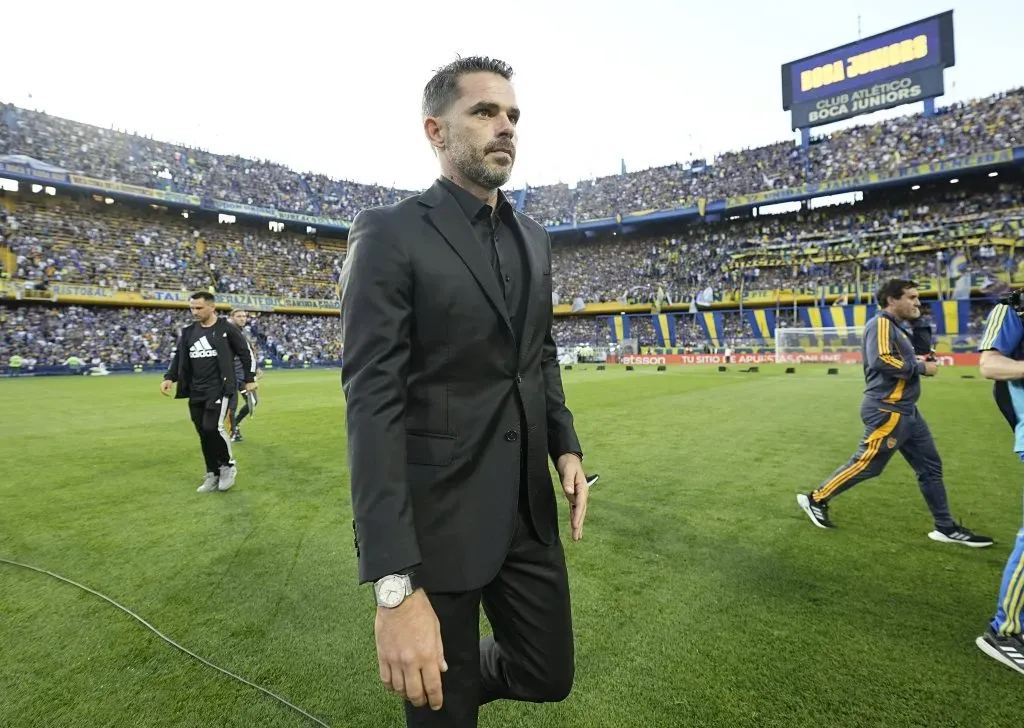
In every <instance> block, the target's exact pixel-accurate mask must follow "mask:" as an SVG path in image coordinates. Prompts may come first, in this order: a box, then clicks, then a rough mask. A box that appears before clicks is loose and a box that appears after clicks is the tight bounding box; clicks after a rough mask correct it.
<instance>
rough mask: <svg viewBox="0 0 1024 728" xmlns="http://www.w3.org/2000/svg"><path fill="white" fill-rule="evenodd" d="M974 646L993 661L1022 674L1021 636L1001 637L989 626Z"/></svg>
mask: <svg viewBox="0 0 1024 728" xmlns="http://www.w3.org/2000/svg"><path fill="white" fill-rule="evenodd" d="M974 644H976V645H978V648H979V649H980V650H981V651H982V652H984V653H985V654H986V655H988V656H989V657H991V658H992V659H993V660H996V661H997V662H1001V663H1003V664H1004V665H1006V666H1007V667H1010V668H1012V669H1014V670H1016V671H1017V672H1019V673H1021V674H1024V639H1022V638H1021V635H1019V634H1018V635H1013V636H1012V637H1003V636H1002V635H998V634H996V633H995V630H993V629H992V626H991V625H989V628H988V629H986V630H985V634H983V635H982V636H981V637H979V638H978V639H976V640H974Z"/></svg>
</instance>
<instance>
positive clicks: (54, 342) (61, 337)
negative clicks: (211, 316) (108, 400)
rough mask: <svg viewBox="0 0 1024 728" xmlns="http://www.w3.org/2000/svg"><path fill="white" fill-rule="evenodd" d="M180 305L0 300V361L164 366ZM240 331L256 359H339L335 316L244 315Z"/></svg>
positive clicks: (181, 320) (183, 314) (183, 318)
mask: <svg viewBox="0 0 1024 728" xmlns="http://www.w3.org/2000/svg"><path fill="white" fill-rule="evenodd" d="M191 321H192V317H191V315H190V314H189V312H188V311H187V310H183V309H161V308H116V307H108V306H57V305H52V304H29V303H22V304H0V352H3V354H2V356H0V364H7V363H8V360H9V359H10V357H12V356H19V357H21V358H22V359H24V360H25V362H26V368H44V367H62V366H68V360H69V359H71V358H72V357H75V358H77V359H79V360H81V361H82V362H83V364H84V365H87V366H95V365H99V364H103V365H104V366H106V367H108V368H110V369H115V368H118V367H120V366H122V365H131V366H134V365H136V364H138V365H142V366H149V365H160V366H166V365H167V364H168V363H169V362H170V360H171V356H172V354H173V352H174V347H175V344H176V343H177V336H178V332H180V331H181V328H182V327H183V326H186V325H187V324H189V323H191ZM246 334H247V335H248V336H249V337H250V340H251V341H252V342H253V344H254V346H255V348H256V352H257V355H258V357H259V359H260V361H263V360H264V359H265V358H267V357H271V358H273V359H276V360H278V361H279V362H285V363H298V364H305V363H309V364H310V365H317V364H324V363H329V362H337V361H338V360H339V359H340V358H341V332H340V328H339V326H338V317H337V316H303V315H285V314H275V313H260V314H251V315H250V319H249V324H248V325H247V326H246Z"/></svg>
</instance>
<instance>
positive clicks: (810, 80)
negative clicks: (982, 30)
mask: <svg viewBox="0 0 1024 728" xmlns="http://www.w3.org/2000/svg"><path fill="white" fill-rule="evenodd" d="M955 61H956V58H955V55H954V47H953V11H952V10H948V11H946V12H945V13H942V14H940V15H934V16H932V17H930V18H925V19H924V20H918V21H917V22H914V23H909V24H907V25H904V26H901V27H899V28H895V29H893V30H889V31H886V32H884V33H879V34H878V35H873V36H871V37H870V38H864V39H863V40H859V41H856V42H854V43H848V44H846V45H844V46H840V47H838V48H833V49H832V50H829V51H825V52H824V53H818V54H815V55H813V56H809V57H807V58H803V59H801V60H799V61H793V62H791V63H787V64H785V65H784V66H782V108H783V109H784V110H787V111H791V112H792V122H793V123H792V126H793V128H794V129H799V128H803V127H810V126H817V125H819V124H827V123H829V122H833V121H839V120H841V119H849V118H851V117H853V116H857V115H858V114H865V113H868V112H871V111H877V110H879V109H888V108H891V107H893V106H899V105H901V104H907V103H912V102H914V101H922V100H924V99H926V98H932V97H935V96H941V95H942V94H943V92H944V90H945V89H944V86H943V70H944V69H946V68H948V67H950V66H952V65H954V64H955Z"/></svg>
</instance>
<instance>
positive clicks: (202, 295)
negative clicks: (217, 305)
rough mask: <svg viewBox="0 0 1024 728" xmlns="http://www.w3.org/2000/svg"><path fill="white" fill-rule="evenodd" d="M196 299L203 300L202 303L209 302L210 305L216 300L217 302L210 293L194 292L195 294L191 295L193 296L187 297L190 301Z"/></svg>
mask: <svg viewBox="0 0 1024 728" xmlns="http://www.w3.org/2000/svg"><path fill="white" fill-rule="evenodd" d="M197 298H201V299H203V300H204V301H209V302H210V303H213V302H214V301H216V300H217V297H216V296H214V295H213V294H212V293H210V292H209V291H196V292H195V293H193V294H192V295H191V296H189V300H190V301H191V300H195V299H197Z"/></svg>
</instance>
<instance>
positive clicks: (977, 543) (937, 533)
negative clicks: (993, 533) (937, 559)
mask: <svg viewBox="0 0 1024 728" xmlns="http://www.w3.org/2000/svg"><path fill="white" fill-rule="evenodd" d="M928 538H930V539H931V540H933V541H940V542H941V543H959V544H963V545H964V546H970V547H971V548H976V549H980V548H985V547H986V546H991V545H992V544H993V543H995V542H994V541H993V540H992V539H991V538H989V537H988V536H979V535H978V534H976V533H974V532H972V531H971V530H970V529H969V528H965V527H964V526H961V525H960V524H959V523H957V524H955V525H953V526H944V527H941V528H940V527H939V526H936V527H935V530H934V531H932V532H931V533H929V534H928Z"/></svg>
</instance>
